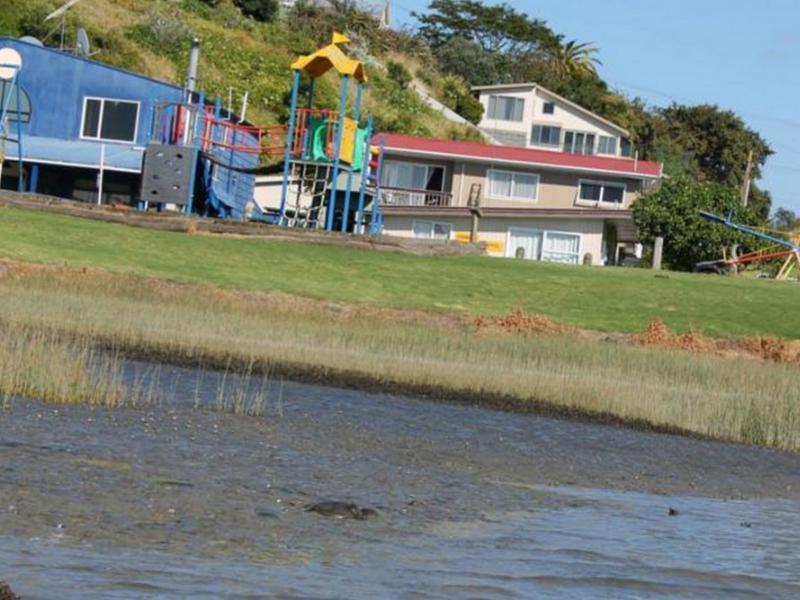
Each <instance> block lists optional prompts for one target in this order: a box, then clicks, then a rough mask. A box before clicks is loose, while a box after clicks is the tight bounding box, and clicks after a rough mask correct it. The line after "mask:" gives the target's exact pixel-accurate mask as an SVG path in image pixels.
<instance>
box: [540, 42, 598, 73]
mask: <svg viewBox="0 0 800 600" xmlns="http://www.w3.org/2000/svg"><path fill="white" fill-rule="evenodd" d="M544 51H545V55H546V57H547V58H546V60H547V64H548V65H549V66H550V68H551V69H553V72H554V73H556V75H557V76H558V77H561V78H567V77H569V76H571V75H575V74H577V73H588V74H590V75H595V76H596V75H597V65H600V64H602V63H601V62H600V60H599V59H598V58H597V56H596V55H597V47H596V46H594V45H593V44H590V43H582V44H581V43H578V42H577V41H576V40H570V41H569V42H566V43H563V42H562V41H561V39H560V37H555V38H553V39H552V40H550V41H549V42H548V43H546V44H545V45H544Z"/></svg>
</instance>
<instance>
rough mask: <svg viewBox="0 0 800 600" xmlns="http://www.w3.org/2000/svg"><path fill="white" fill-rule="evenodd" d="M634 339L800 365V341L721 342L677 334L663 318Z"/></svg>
mask: <svg viewBox="0 0 800 600" xmlns="http://www.w3.org/2000/svg"><path fill="white" fill-rule="evenodd" d="M632 339H633V342H634V343H636V344H640V345H644V346H662V347H667V348H675V349H678V350H686V351H688V352H700V353H710V354H717V355H719V356H730V355H738V356H748V357H751V358H760V359H762V360H769V361H773V362H780V363H789V364H797V365H800V342H788V341H786V340H782V339H780V338H773V337H765V336H756V337H745V338H732V339H721V338H713V337H708V336H705V335H703V334H701V333H697V332H694V331H690V332H687V333H681V334H676V333H672V332H671V331H670V330H669V329H668V328H667V326H666V325H665V324H664V322H663V321H662V320H661V319H653V320H652V321H650V323H649V324H648V325H647V328H646V329H645V330H644V331H643V332H642V333H638V334H634V335H633V336H632Z"/></svg>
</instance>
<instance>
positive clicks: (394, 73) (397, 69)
mask: <svg viewBox="0 0 800 600" xmlns="http://www.w3.org/2000/svg"><path fill="white" fill-rule="evenodd" d="M386 74H387V75H389V79H391V80H392V81H394V82H395V83H396V84H397V85H398V86H400V88H401V89H406V88H407V87H408V84H409V83H411V73H409V72H408V69H406V68H405V67H404V66H403V65H401V64H400V63H399V62H395V61H393V60H390V61H389V62H388V63H386Z"/></svg>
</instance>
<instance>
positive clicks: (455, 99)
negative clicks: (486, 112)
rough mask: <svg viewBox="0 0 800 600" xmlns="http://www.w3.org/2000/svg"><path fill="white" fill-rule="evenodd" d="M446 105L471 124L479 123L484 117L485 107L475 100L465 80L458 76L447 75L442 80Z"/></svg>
mask: <svg viewBox="0 0 800 600" xmlns="http://www.w3.org/2000/svg"><path fill="white" fill-rule="evenodd" d="M442 92H443V95H444V103H445V104H446V105H447V106H448V107H450V108H451V109H453V110H454V111H456V112H457V113H458V114H460V115H461V116H462V117H464V118H465V119H467V121H469V122H471V123H475V124H477V123H479V122H480V120H481V118H482V117H483V105H482V104H481V103H480V102H479V101H478V99H477V98H475V97H474V96H473V95H472V93H471V91H470V89H469V85H468V84H467V82H466V81H464V79H462V78H461V77H459V76H457V75H446V76H445V77H444V79H442Z"/></svg>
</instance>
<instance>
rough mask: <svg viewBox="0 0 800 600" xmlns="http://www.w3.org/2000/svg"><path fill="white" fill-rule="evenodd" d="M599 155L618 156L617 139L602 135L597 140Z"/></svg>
mask: <svg viewBox="0 0 800 600" xmlns="http://www.w3.org/2000/svg"><path fill="white" fill-rule="evenodd" d="M597 153H598V154H612V155H614V156H616V155H617V138H615V137H611V136H609V135H601V136H599V137H598V138H597Z"/></svg>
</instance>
